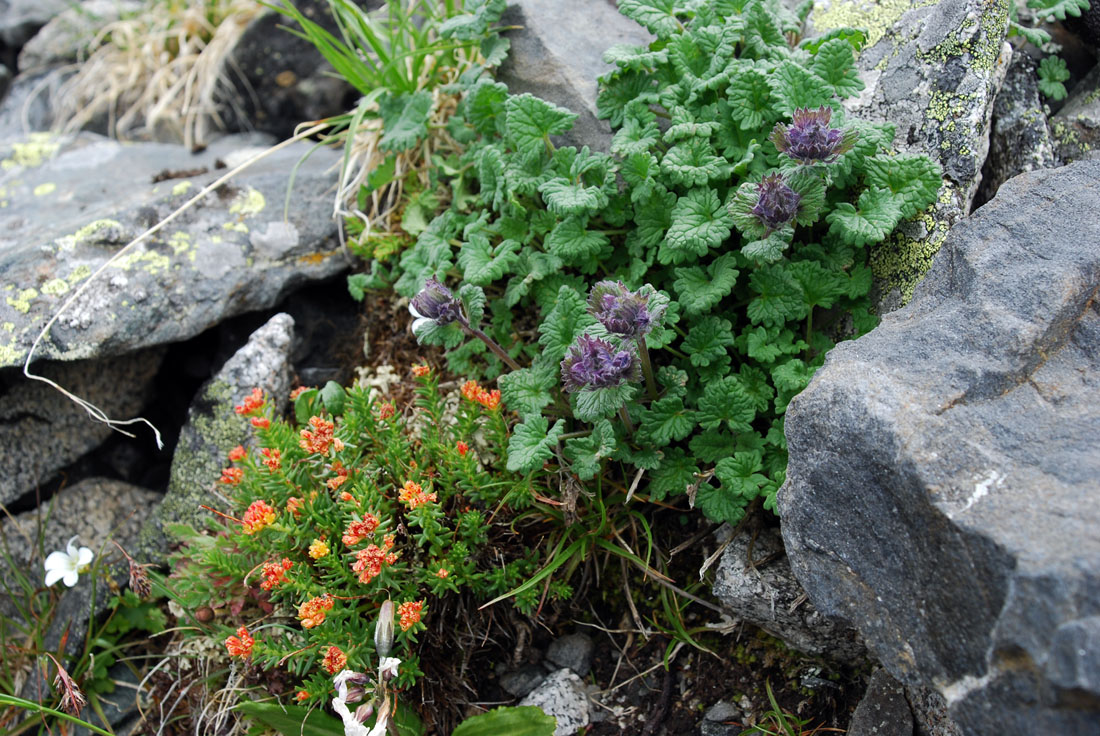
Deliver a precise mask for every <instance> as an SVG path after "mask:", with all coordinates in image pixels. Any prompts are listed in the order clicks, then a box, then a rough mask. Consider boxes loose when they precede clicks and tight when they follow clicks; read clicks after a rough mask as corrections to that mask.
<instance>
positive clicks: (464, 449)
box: [455, 440, 470, 457]
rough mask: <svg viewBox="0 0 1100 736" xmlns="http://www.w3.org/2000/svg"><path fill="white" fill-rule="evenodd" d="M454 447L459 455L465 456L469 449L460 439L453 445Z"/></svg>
mask: <svg viewBox="0 0 1100 736" xmlns="http://www.w3.org/2000/svg"><path fill="white" fill-rule="evenodd" d="M455 449H456V450H458V454H459V455H461V456H462V457H466V453H467V452H469V451H470V446H469V445H467V444H466V443H465V442H463V441H462V440H459V441H458V444H456V445H455Z"/></svg>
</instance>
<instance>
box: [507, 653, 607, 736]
mask: <svg viewBox="0 0 1100 736" xmlns="http://www.w3.org/2000/svg"><path fill="white" fill-rule="evenodd" d="M519 704H520V705H534V706H537V707H539V708H542V710H543V712H544V713H546V715H548V716H554V717H555V718H557V719H558V725H557V728H555V729H554V736H573V734H575V733H577V730H578V729H581V728H584V727H585V726H587V725H588V722H589V720H590V718H589V714H588V694H587V692H586V691H585V689H584V681H582V680H581V678H579V677H577V676H576V675H575V674H573V672H572V671H571V670H569V669H568V668H562V669H560V670H558V671H557V672H552V673H550V675H549V676H548V677H547V678H546V679H545V680H543V681H542V683H541V684H539V686H538V687H536V688H535V689H534V690H532V691H531V692H530V694H528V696H527V697H526V698H524V699H523V700H521V701H520V703H519Z"/></svg>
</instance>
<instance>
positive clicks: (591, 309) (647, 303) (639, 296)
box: [588, 281, 665, 339]
mask: <svg viewBox="0 0 1100 736" xmlns="http://www.w3.org/2000/svg"><path fill="white" fill-rule="evenodd" d="M655 294H656V291H655V290H654V289H653V287H652V286H650V285H649V284H646V285H645V286H643V287H642V288H640V289H638V291H630V290H629V289H627V288H626V285H625V284H623V282H621V281H601V282H599V283H598V284H596V285H595V286H593V287H592V291H590V292H589V293H588V313H589V314H591V315H592V316H593V317H595V318H596V319H597V320H599V323H600V324H601V325H603V326H604V328H606V329H607V331H608V332H611V333H613V334H616V335H622V336H623V337H628V338H631V339H637V338H639V337H643V336H645V335H648V334H649V332H650V330H652V329H653V327H654V326H655V325H656V324H657V323H658V322H660V320H661V317H662V316H663V315H664V312H665V305H664V304H659V303H656V302H653V301H652V299H651V297H652V296H654V295H655Z"/></svg>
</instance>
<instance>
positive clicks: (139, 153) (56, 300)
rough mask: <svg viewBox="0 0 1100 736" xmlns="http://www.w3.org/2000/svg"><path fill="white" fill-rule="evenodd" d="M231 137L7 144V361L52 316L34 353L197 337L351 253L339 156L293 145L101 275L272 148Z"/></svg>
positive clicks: (3, 147)
mask: <svg viewBox="0 0 1100 736" xmlns="http://www.w3.org/2000/svg"><path fill="white" fill-rule="evenodd" d="M253 143H254V139H249V138H247V137H245V138H238V137H229V138H225V139H222V140H220V141H218V142H217V143H215V144H213V145H212V146H211V147H210V148H209V149H207V150H206V151H204V152H202V153H200V154H192V153H191V152H190V151H189V150H187V149H185V148H183V147H182V146H172V145H166V144H158V143H138V144H130V145H122V144H120V143H118V142H115V141H112V140H108V139H106V138H103V137H101V136H97V135H93V134H87V133H83V134H80V135H78V136H76V137H59V138H54V137H50V136H49V135H48V134H40V135H38V136H35V137H32V138H31V139H29V140H25V141H15V142H9V143H7V144H4V143H0V190H2V193H0V273H2V274H3V280H2V283H0V326H3V328H4V329H3V331H0V367H2V366H8V365H19V364H20V363H21V362H22V361H23V360H25V358H26V356H27V352H28V349H29V348H30V345H31V344H32V342H33V341H34V339H35V337H36V336H37V335H38V333H39V331H40V330H41V329H42V328H43V327H44V326H45V324H46V323H47V321H48V320H49V319H50V318H51V317H52V316H53V315H54V314H55V312H56V311H57V310H58V309H59V308H60V307H61V305H62V304H63V303H65V302H66V301H67V300H68V299H69V298H71V297H72V295H73V294H74V293H75V292H76V290H78V289H80V288H82V287H84V286H85V285H87V289H86V290H85V291H84V293H83V294H82V295H81V296H80V297H79V298H78V299H77V300H76V302H75V303H74V304H73V305H72V306H71V307H70V308H69V309H67V310H66V311H65V312H63V313H62V315H61V317H60V318H59V319H58V320H57V322H56V323H55V324H54V325H53V327H52V328H51V330H50V333H49V337H48V339H46V340H44V341H43V342H42V344H41V346H40V347H39V349H38V351H37V352H36V353H35V359H39V358H57V359H62V360H76V359H83V358H91V357H96V356H103V355H116V354H120V353H124V352H128V351H131V350H135V349H137V348H140V347H145V346H150V345H158V344H165V343H170V342H177V341H181V340H186V339H188V338H190V337H193V336H195V335H197V334H199V333H200V332H202V331H203V330H205V329H207V328H208V327H211V326H212V325H214V324H217V323H219V322H221V321H222V320H224V319H226V318H228V317H231V316H234V315H237V314H241V313H243V312H249V311H256V310H261V309H267V308H269V307H271V306H273V305H274V304H275V303H277V302H278V301H279V300H280V299H281V298H282V297H283V296H285V295H286V294H287V293H289V292H290V291H292V290H293V289H295V288H297V287H299V286H301V285H302V284H304V283H307V282H309V281H312V280H319V279H324V278H328V277H330V276H333V275H334V274H337V273H339V272H340V271H342V270H343V269H345V268H347V266H348V260H347V258H346V256H345V254H344V253H343V252H342V251H341V249H340V247H339V245H338V243H337V242H336V238H335V237H334V235H335V231H336V223H335V221H334V220H333V219H332V216H331V212H332V201H331V192H330V187H331V186H332V185H333V183H334V182H335V176H336V172H335V171H334V169H333V166H334V165H335V163H336V162H337V160H338V155H339V154H338V153H336V152H334V151H330V150H326V149H321V150H317V151H315V152H314V153H313V154H312V155H311V156H310V157H309V159H307V160H306V161H305V162H304V163H303V164H302V165H301V166H300V167H299V168H298V169H297V172H296V174H295V178H294V186H293V190H292V191H291V197H290V201H289V208H288V209H287V211H286V213H285V216H284V206H283V203H284V200H285V199H286V196H287V188H288V184H289V182H290V176H291V172H292V171H293V170H294V167H295V165H296V164H298V163H299V161H300V160H301V159H302V157H303V155H304V154H305V153H306V152H307V151H308V150H309V148H310V147H309V146H308V145H307V144H304V143H303V144H299V145H296V146H291V147H288V148H286V149H283V150H281V151H279V152H277V153H275V154H273V155H271V156H269V157H268V158H266V159H264V160H262V161H260V162H259V163H257V164H255V165H254V166H253V167H252V168H249V169H247V170H245V171H244V172H242V173H240V174H238V175H237V176H236V177H234V179H233V180H232V181H230V182H229V183H227V184H225V185H224V186H222V187H221V188H220V189H219V190H218V191H217V192H212V193H211V194H209V195H207V196H206V197H205V198H204V199H203V200H201V201H200V202H199V203H198V204H196V205H195V206H194V207H192V208H191V209H189V210H187V211H186V212H185V213H184V214H183V215H181V216H180V217H179V218H178V219H176V220H174V221H173V222H172V223H171V224H169V225H168V226H167V227H165V228H164V229H163V230H161V231H160V232H159V233H157V234H155V235H154V236H152V237H151V238H149V239H147V240H145V241H143V242H142V243H139V244H138V245H137V246H136V247H134V248H132V249H131V250H129V251H128V252H127V253H125V254H124V255H123V256H122V257H121V258H119V259H117V260H116V261H114V262H113V263H112V264H111V265H110V266H108V267H107V269H106V270H105V271H104V272H103V273H102V274H100V275H99V276H98V277H96V278H94V280H92V281H91V283H89V282H88V280H89V279H91V278H92V274H93V273H94V272H95V271H96V270H97V269H98V268H99V267H100V266H102V265H103V264H104V263H105V262H106V261H107V260H108V259H110V258H111V257H112V256H114V255H115V254H116V253H117V252H118V250H119V249H120V248H121V247H123V246H124V245H126V244H127V243H129V242H130V241H131V240H132V239H133V238H135V237H136V236H138V235H139V234H140V233H142V232H143V231H144V230H146V229H147V228H148V227H150V226H151V225H153V224H155V223H157V222H159V221H160V220H161V219H163V218H165V217H166V216H168V215H169V213H171V212H172V211H173V210H175V209H176V208H177V207H179V206H180V205H182V204H183V203H184V202H186V201H187V200H188V199H189V198H190V197H192V196H194V195H195V194H196V193H197V192H198V191H199V190H200V189H201V188H202V187H204V186H205V185H207V184H209V183H210V182H211V181H213V180H214V179H215V178H216V177H218V176H220V175H221V174H223V173H225V172H224V171H222V170H220V169H221V168H222V167H226V166H230V167H231V166H233V165H235V164H237V163H240V162H241V161H242V160H244V159H245V158H246V157H247V156H248V155H249V154H251V153H255V152H257V151H258V150H263V149H262V147H260V148H257V147H255V146H254V145H252V144H253Z"/></svg>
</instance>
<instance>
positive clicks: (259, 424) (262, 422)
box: [252, 417, 271, 429]
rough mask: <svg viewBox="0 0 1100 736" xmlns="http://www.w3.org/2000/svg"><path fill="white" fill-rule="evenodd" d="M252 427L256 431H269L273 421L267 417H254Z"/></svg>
mask: <svg viewBox="0 0 1100 736" xmlns="http://www.w3.org/2000/svg"><path fill="white" fill-rule="evenodd" d="M252 426H253V427H255V428H256V429H267V428H268V427H270V426H271V420H270V419H268V418H267V417H252Z"/></svg>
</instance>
